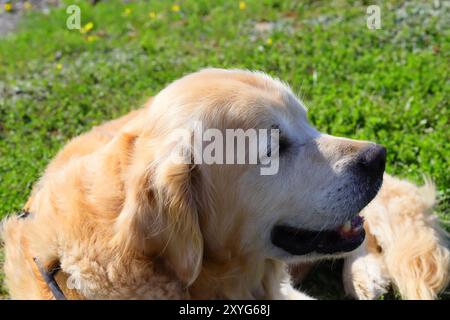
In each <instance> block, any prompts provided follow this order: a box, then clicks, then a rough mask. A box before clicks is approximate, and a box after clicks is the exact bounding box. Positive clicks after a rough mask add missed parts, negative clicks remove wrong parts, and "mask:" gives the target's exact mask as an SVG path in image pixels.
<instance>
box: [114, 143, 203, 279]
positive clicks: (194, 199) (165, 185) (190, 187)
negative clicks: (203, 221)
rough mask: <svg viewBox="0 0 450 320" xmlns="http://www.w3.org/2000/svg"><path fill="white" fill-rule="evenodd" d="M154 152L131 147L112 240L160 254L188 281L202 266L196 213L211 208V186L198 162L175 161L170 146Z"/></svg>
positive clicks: (142, 251) (148, 252)
mask: <svg viewBox="0 0 450 320" xmlns="http://www.w3.org/2000/svg"><path fill="white" fill-rule="evenodd" d="M146 146H147V148H148V149H151V148H149V147H148V146H149V144H148V143H147V144H146ZM166 149H167V148H166ZM156 150H158V151H159V152H157V155H156V156H154V157H152V156H151V157H150V158H149V154H150V153H151V152H149V151H150V150H147V152H142V150H141V151H139V150H137V151H135V155H134V159H135V161H134V162H133V164H132V165H131V166H130V171H129V172H128V173H127V174H126V181H125V190H126V196H125V202H124V205H123V209H122V211H121V212H120V214H119V216H118V218H117V220H116V234H115V237H114V241H115V243H116V244H117V245H118V246H120V247H121V248H122V252H124V251H123V250H126V251H128V252H130V251H131V252H132V251H134V252H136V250H137V251H138V252H140V253H143V254H145V255H147V256H149V255H158V256H162V257H163V259H164V260H165V261H166V263H167V264H168V266H169V267H170V268H171V269H172V270H173V271H174V272H175V273H176V275H177V276H178V277H179V279H180V280H182V281H183V282H184V283H185V284H186V285H190V284H192V283H193V282H194V281H195V279H196V278H197V276H198V274H199V272H200V270H201V265H202V258H203V235H202V232H201V227H200V215H202V214H205V213H206V212H208V211H212V206H211V205H210V204H211V203H212V201H211V190H212V189H211V188H210V183H209V181H208V176H207V175H206V174H205V173H202V172H201V170H200V169H201V168H200V167H199V166H196V165H195V164H189V163H181V162H179V161H174V159H173V157H171V156H170V154H171V151H170V150H164V149H161V148H156ZM144 154H146V156H144ZM154 154H156V152H155V153H154ZM143 159H146V160H143ZM210 213H212V212H208V214H210Z"/></svg>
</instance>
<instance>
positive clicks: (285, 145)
mask: <svg viewBox="0 0 450 320" xmlns="http://www.w3.org/2000/svg"><path fill="white" fill-rule="evenodd" d="M271 129H277V130H278V154H279V155H282V154H283V153H285V152H286V151H287V150H288V149H289V147H290V145H291V144H290V141H289V139H288V138H287V137H286V136H284V135H283V133H282V132H281V130H280V126H278V125H272V126H271ZM271 147H272V146H271V145H270V142H269V146H268V148H267V156H268V157H270V156H271V155H272V150H271V149H272V148H271Z"/></svg>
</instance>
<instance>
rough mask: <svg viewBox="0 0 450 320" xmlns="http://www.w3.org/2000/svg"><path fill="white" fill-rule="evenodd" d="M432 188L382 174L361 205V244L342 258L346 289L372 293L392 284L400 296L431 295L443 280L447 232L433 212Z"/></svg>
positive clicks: (442, 286) (353, 292)
mask: <svg viewBox="0 0 450 320" xmlns="http://www.w3.org/2000/svg"><path fill="white" fill-rule="evenodd" d="M434 203H435V188H434V186H433V184H432V183H431V182H430V181H429V180H426V183H425V184H424V185H423V186H421V187H418V186H416V185H414V184H412V183H410V182H407V181H402V180H399V179H396V178H394V177H390V176H388V175H386V176H385V179H384V184H383V187H382V188H381V191H380V192H379V193H378V196H377V197H376V198H375V199H374V200H373V201H372V202H371V203H370V204H369V205H368V206H367V207H366V209H364V210H363V213H362V214H363V215H364V217H365V218H366V231H367V233H368V235H367V240H366V243H365V245H363V246H361V247H360V249H359V250H357V251H355V252H354V253H353V254H352V257H349V258H348V259H347V261H346V262H345V267H344V283H345V287H346V290H347V292H348V293H349V294H351V295H353V296H354V297H357V298H360V299H374V298H377V297H378V296H379V295H381V294H382V293H384V292H385V291H386V290H387V289H388V285H389V284H392V285H393V286H394V287H395V288H396V289H397V290H398V292H399V293H400V295H401V296H402V298H404V299H435V298H436V297H437V295H438V293H439V292H441V291H442V290H443V289H445V288H446V286H447V285H448V283H449V279H450V276H449V273H450V270H449V268H450V258H449V256H450V255H449V249H448V246H449V243H448V234H447V233H446V232H445V231H444V230H443V229H442V228H441V227H440V226H439V221H438V219H437V216H436V215H434V214H433V212H432V210H433V205H434Z"/></svg>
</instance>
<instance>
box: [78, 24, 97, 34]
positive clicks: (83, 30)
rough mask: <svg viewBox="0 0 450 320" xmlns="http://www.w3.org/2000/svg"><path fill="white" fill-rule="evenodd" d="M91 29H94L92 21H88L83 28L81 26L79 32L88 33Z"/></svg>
mask: <svg viewBox="0 0 450 320" xmlns="http://www.w3.org/2000/svg"><path fill="white" fill-rule="evenodd" d="M92 29H94V23H93V22H88V23H86V24H85V25H84V27H83V28H81V30H80V32H81V33H88V32H89V31H91V30H92Z"/></svg>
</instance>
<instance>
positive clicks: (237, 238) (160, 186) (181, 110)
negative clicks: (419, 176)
mask: <svg viewBox="0 0 450 320" xmlns="http://www.w3.org/2000/svg"><path fill="white" fill-rule="evenodd" d="M199 124H200V127H201V130H199V129H198V127H199ZM207 130H212V131H208V132H207ZM230 130H241V131H240V132H241V133H244V139H243V141H245V143H246V144H245V146H244V148H243V149H241V150H240V152H236V153H234V154H232V155H231V156H230V152H232V151H236V150H238V149H239V146H236V145H234V146H233V147H231V148H230V146H229V145H228V144H227V138H229V137H228V135H227V134H228V133H229V132H230ZM249 130H250V131H249ZM251 130H257V133H261V132H264V131H266V132H267V137H270V139H266V140H264V139H262V138H261V137H260V136H258V134H257V138H256V141H259V142H258V148H256V149H251V143H250V141H252V138H251V137H250V135H251ZM196 131H200V132H201V133H202V134H201V135H200V138H199V137H198V136H197V135H196ZM175 132H176V134H174V133H175ZM233 132H234V133H236V131H233ZM124 134H128V135H132V136H133V137H134V138H133V148H132V151H131V156H130V159H129V164H128V166H127V169H126V172H125V173H124V180H125V190H126V200H125V203H124V206H123V209H122V212H121V213H120V215H119V218H118V220H117V224H116V226H117V239H118V241H120V242H121V243H125V244H127V245H133V247H135V248H139V250H141V251H143V252H145V253H146V254H151V253H152V252H157V251H159V250H161V249H163V250H164V254H165V256H166V257H167V258H168V261H169V264H170V266H171V267H172V269H173V270H174V271H175V272H176V273H177V275H178V276H179V277H180V278H181V279H183V280H185V282H186V283H188V284H189V283H192V282H193V281H194V280H195V279H196V277H197V275H198V274H199V272H200V269H201V265H202V261H203V260H204V259H210V257H211V256H213V255H215V254H216V255H218V254H219V253H218V252H220V255H221V256H222V258H224V257H226V256H237V255H240V254H244V255H247V256H259V257H262V258H263V259H277V260H285V261H286V260H297V261H301V260H308V259H315V258H323V257H327V256H337V255H340V254H343V253H345V252H348V251H351V250H353V249H355V248H356V247H358V246H359V245H360V244H361V243H362V241H363V239H364V231H363V228H362V220H361V219H359V218H358V216H357V214H358V212H360V211H361V209H362V208H364V207H365V206H366V205H367V204H368V203H369V201H371V200H372V198H373V197H374V196H375V195H376V193H377V191H378V189H379V187H380V185H381V183H382V177H383V171H384V166H385V156H386V151H385V149H384V147H382V146H379V145H376V144H374V143H371V142H367V141H355V140H350V139H345V138H339V137H333V136H330V135H327V134H323V133H321V132H319V131H318V130H316V129H315V128H314V127H313V126H312V125H311V124H309V122H308V120H307V116H306V109H305V107H304V106H303V105H302V103H301V102H300V101H299V100H298V99H297V98H296V97H295V95H294V94H293V93H292V92H291V90H290V89H289V87H288V86H287V85H285V84H283V83H282V82H280V81H279V80H276V79H273V78H271V77H269V76H267V75H265V74H262V73H254V72H249V71H239V70H221V69H206V70H203V71H200V72H197V73H194V74H191V75H188V76H185V77H184V78H182V79H180V80H177V81H175V82H173V83H172V84H170V85H169V86H168V87H166V88H165V89H164V90H162V91H161V92H160V93H159V94H158V95H157V96H156V97H155V99H154V101H153V103H152V104H151V106H149V107H148V109H147V110H146V112H145V115H143V116H142V117H141V118H140V119H138V120H137V121H136V123H133V124H130V125H129V126H128V127H127V128H124V129H123V133H122V136H123V135H124ZM246 134H247V135H246ZM174 137H175V138H174ZM235 138H236V137H235ZM221 139H222V140H221ZM233 139H234V138H233ZM218 140H221V141H218ZM236 140H237V139H235V140H234V141H236ZM253 141H255V139H253ZM261 141H263V143H260V142H261ZM220 145H221V146H222V151H223V152H221V148H220ZM212 149H214V150H212ZM174 150H177V152H174ZM180 150H181V153H182V154H183V156H182V157H181V158H182V160H183V161H180V159H179V158H177V156H174V154H175V155H179V153H180V152H179V151H180ZM252 150H257V157H256V158H257V161H256V162H255V163H250V162H251V161H250V159H251V158H252ZM213 151H214V152H213ZM199 154H200V157H199ZM205 154H208V155H209V156H210V157H211V156H212V157H213V161H211V159H209V160H208V159H203V158H204V156H205ZM186 155H187V156H186ZM240 156H244V158H245V159H248V161H239V159H240V158H239V157H240ZM199 159H200V160H203V161H199ZM220 159H222V160H223V161H220ZM227 160H229V161H227ZM241 160H242V158H241ZM264 168H265V169H267V170H268V171H266V172H263V170H262V169H264ZM224 259H225V258H224Z"/></svg>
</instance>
